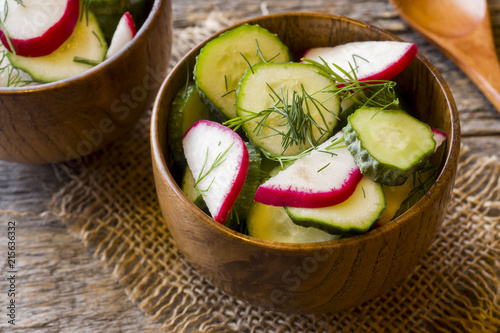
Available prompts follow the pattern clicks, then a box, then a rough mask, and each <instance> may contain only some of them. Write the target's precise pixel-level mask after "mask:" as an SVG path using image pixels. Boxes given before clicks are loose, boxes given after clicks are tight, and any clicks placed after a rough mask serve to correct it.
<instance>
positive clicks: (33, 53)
mask: <svg viewBox="0 0 500 333" xmlns="http://www.w3.org/2000/svg"><path fill="white" fill-rule="evenodd" d="M79 13H80V1H79V0H51V1H46V0H24V1H23V2H22V4H18V3H16V2H14V1H8V0H0V15H1V17H2V18H4V17H5V19H4V21H3V25H4V28H5V31H3V30H1V29H0V38H1V40H2V43H3V45H4V46H5V47H6V48H7V49H8V50H9V51H11V52H13V50H11V48H10V45H9V41H8V40H7V37H6V34H7V35H8V37H9V40H10V43H11V44H12V46H13V47H14V50H15V53H16V54H17V55H20V56H25V57H41V56H45V55H47V54H50V53H52V52H54V51H55V50H56V49H57V48H59V46H61V45H62V44H63V43H64V42H65V41H66V39H68V38H69V36H71V33H72V32H73V29H74V28H75V25H76V22H77V21H78V17H79Z"/></svg>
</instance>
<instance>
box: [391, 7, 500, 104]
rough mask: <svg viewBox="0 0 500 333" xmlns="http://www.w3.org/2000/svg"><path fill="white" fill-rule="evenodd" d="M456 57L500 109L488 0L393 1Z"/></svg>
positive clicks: (499, 78)
mask: <svg viewBox="0 0 500 333" xmlns="http://www.w3.org/2000/svg"><path fill="white" fill-rule="evenodd" d="M389 2H390V3H391V4H392V5H393V6H394V7H395V9H396V10H397V11H398V12H399V14H400V16H401V17H402V18H403V19H404V20H405V21H406V22H407V23H408V24H409V25H410V26H411V27H412V28H413V29H415V30H416V31H418V32H419V33H420V34H422V35H423V36H424V37H426V38H427V39H428V40H429V41H430V42H431V43H433V44H434V45H436V46H437V47H438V48H439V49H440V50H441V51H442V52H443V53H444V54H446V55H447V56H448V57H449V58H450V59H452V60H453V61H454V62H455V63H456V64H457V65H458V66H459V67H460V68H461V69H462V71H464V72H465V73H466V74H467V75H468V76H469V78H470V79H471V80H472V81H473V82H474V83H475V84H476V85H477V86H478V87H479V89H481V91H482V92H483V93H484V95H485V96H486V97H487V98H488V99H489V101H490V102H491V103H492V104H493V105H494V106H495V108H496V109H497V110H498V111H500V64H499V62H498V57H497V53H496V49H495V43H494V41H493V35H492V30H491V22H490V16H489V12H488V6H487V2H486V0H439V1H436V0H389Z"/></svg>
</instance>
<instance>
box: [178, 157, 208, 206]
mask: <svg viewBox="0 0 500 333" xmlns="http://www.w3.org/2000/svg"><path fill="white" fill-rule="evenodd" d="M195 182H196V180H195V179H194V176H193V173H192V172H191V169H190V168H189V166H186V168H185V169H184V175H183V176H182V181H181V189H182V192H184V194H185V195H186V196H187V197H188V199H189V200H191V201H192V202H193V203H194V204H195V205H196V207H198V208H199V209H201V210H202V211H204V212H205V213H207V214H208V213H209V212H208V208H207V205H206V204H205V200H203V196H202V195H201V193H200V192H198V191H197V190H196V188H195V187H194V184H195Z"/></svg>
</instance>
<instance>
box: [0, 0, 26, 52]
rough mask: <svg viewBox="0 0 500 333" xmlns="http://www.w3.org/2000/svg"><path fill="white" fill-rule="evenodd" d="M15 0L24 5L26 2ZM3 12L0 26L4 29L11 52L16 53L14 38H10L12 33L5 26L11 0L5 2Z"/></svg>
mask: <svg viewBox="0 0 500 333" xmlns="http://www.w3.org/2000/svg"><path fill="white" fill-rule="evenodd" d="M14 1H15V2H16V3H17V4H18V5H20V6H23V7H24V3H23V1H22V0H14ZM3 12H4V16H3V18H2V17H0V28H1V29H2V32H3V34H4V36H5V39H6V40H7V44H8V45H9V49H10V50H11V52H12V53H13V54H16V50H15V49H14V45H13V44H12V40H11V39H10V34H9V32H8V31H7V28H6V27H5V24H4V22H5V21H6V20H7V16H8V14H9V2H8V1H5V2H4V7H3Z"/></svg>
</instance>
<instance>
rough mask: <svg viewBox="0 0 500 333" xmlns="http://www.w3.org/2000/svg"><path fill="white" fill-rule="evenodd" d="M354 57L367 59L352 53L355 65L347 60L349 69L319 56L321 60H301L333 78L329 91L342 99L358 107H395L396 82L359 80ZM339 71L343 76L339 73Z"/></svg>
mask: <svg viewBox="0 0 500 333" xmlns="http://www.w3.org/2000/svg"><path fill="white" fill-rule="evenodd" d="M355 57H357V58H360V59H363V60H365V61H367V60H366V59H364V58H362V57H360V56H357V55H353V59H354V62H355V66H356V67H353V66H352V65H351V63H350V62H349V68H350V71H347V70H345V69H343V68H342V67H340V66H338V65H337V64H334V63H332V64H328V63H327V62H326V61H325V60H324V59H323V58H321V57H320V60H321V62H318V61H315V60H311V59H307V58H304V59H302V60H303V61H304V62H307V63H310V64H312V65H314V66H316V67H318V68H320V69H322V70H323V72H324V73H325V74H324V75H325V76H327V77H330V78H332V79H333V80H335V82H337V84H336V85H335V86H334V87H332V89H331V92H332V93H333V94H338V95H339V96H340V98H341V99H342V100H344V99H350V100H352V101H353V102H354V103H355V104H356V105H357V106H358V107H365V106H366V107H379V108H381V109H387V108H390V107H397V106H398V105H399V99H398V97H397V95H396V92H395V89H394V87H395V86H396V82H394V81H390V80H367V81H359V80H358V78H357V76H356V70H355V68H357V66H358V65H357V62H356V60H355V59H356V58H355ZM339 72H340V73H341V74H342V75H344V76H342V75H341V74H339Z"/></svg>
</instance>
